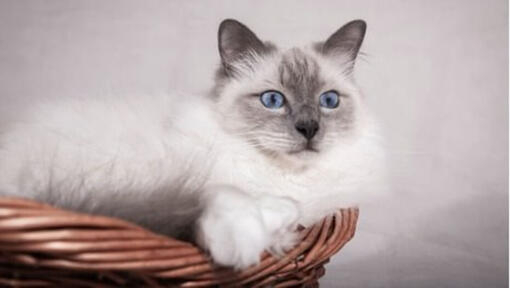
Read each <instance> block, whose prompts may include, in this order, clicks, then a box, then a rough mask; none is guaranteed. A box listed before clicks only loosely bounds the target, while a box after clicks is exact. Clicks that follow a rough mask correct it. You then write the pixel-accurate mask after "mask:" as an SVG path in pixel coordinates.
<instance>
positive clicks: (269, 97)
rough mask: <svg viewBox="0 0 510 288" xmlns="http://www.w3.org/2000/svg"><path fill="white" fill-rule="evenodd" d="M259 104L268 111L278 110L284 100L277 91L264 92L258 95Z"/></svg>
mask: <svg viewBox="0 0 510 288" xmlns="http://www.w3.org/2000/svg"><path fill="white" fill-rule="evenodd" d="M260 102H262V104H264V106H266V107H267V108H269V109H278V108H281V107H282V106H283V102H285V98H284V97H283V94H282V93H280V92H278V91H266V92H264V93H262V95H260Z"/></svg>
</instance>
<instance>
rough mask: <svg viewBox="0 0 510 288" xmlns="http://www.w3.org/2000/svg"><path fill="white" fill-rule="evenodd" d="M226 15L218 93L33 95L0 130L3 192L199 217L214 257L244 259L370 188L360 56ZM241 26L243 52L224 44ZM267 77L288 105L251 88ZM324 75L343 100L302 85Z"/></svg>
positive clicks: (170, 223)
mask: <svg viewBox="0 0 510 288" xmlns="http://www.w3.org/2000/svg"><path fill="white" fill-rule="evenodd" d="M228 21H231V20H228ZM224 23H226V24H222V25H223V30H222V28H221V27H220V52H221V53H222V60H223V64H224V70H221V69H220V73H219V78H218V83H217V86H216V88H215V89H214V92H213V93H212V94H213V95H207V97H206V96H192V95H172V96H158V97H155V96H150V97H137V98H126V97H123V98H122V99H108V100H99V99H96V100H93V99H86V100H66V101H60V102H58V103H48V104H45V105H39V106H36V107H35V108H34V109H32V110H30V112H29V113H28V115H30V116H27V117H25V118H24V121H23V122H20V123H19V124H16V125H14V126H13V127H11V128H10V129H8V131H6V133H4V134H3V135H2V137H1V138H0V139H1V142H0V175H1V176H0V194H3V195H13V196H22V197H30V198H35V199H38V200H41V201H44V202H49V203H52V204H55V205H58V206H62V207H67V208H71V209H75V210H79V211H86V212H91V213H99V214H105V215H113V216H117V217H123V218H126V219H129V220H132V221H135V222H137V223H140V224H142V225H145V226H147V227H149V228H152V229H155V230H158V231H161V232H164V233H167V234H170V235H178V234H183V233H184V234H186V233H187V232H189V230H190V229H188V228H190V227H197V229H196V232H195V233H196V236H197V237H198V241H199V242H200V243H201V244H202V245H203V246H204V247H205V248H207V249H209V250H210V251H211V253H212V256H213V258H214V259H215V260H216V261H217V262H219V263H221V264H225V265H234V266H236V267H245V266H248V265H250V264H253V263H256V261H257V260H258V255H259V254H260V252H261V251H262V250H263V249H272V250H275V251H279V250H281V249H286V248H289V246H291V245H292V244H293V240H294V239H293V235H294V234H293V232H292V230H293V229H294V228H295V225H296V224H297V223H300V224H304V225H309V224H311V223H312V222H314V221H316V220H318V219H319V218H321V217H323V216H325V215H326V214H327V213H330V212H332V211H334V210H336V209H338V208H339V207H345V206H347V205H352V204H353V203H356V202H358V201H359V200H360V199H363V196H362V195H361V194H360V191H361V190H360V184H362V183H363V182H369V178H370V177H371V174H372V173H373V171H374V170H376V169H377V168H378V165H379V163H380V159H381V157H380V156H381V151H380V146H379V142H378V134H377V129H376V126H375V125H374V123H373V121H372V119H371V117H370V116H369V115H368V112H367V111H366V109H365V107H364V105H363V99H362V97H361V95H360V93H359V91H358V89H357V87H356V85H355V84H354V82H353V81H352V78H351V77H350V74H349V73H346V71H347V70H349V69H350V68H352V67H349V65H351V63H350V62H352V61H353V59H354V58H353V59H350V62H345V63H344V64H343V65H344V66H345V67H343V68H342V69H338V70H335V69H336V68H335V65H337V64H338V63H341V62H342V61H343V60H342V61H340V62H338V63H337V64H333V63H335V62H334V61H332V62H333V63H329V62H328V61H327V60H328V59H327V58H326V57H324V55H323V54H321V53H319V52H318V51H319V50H317V49H319V48H317V47H308V48H302V49H296V48H295V49H291V50H287V51H282V52H279V51H276V50H275V48H274V47H272V46H269V45H267V44H266V45H265V46H260V45H264V44H262V42H257V41H256V40H258V39H255V38H253V39H252V38H250V37H255V36H254V34H250V32H251V31H249V30H248V31H245V30H243V29H247V28H246V27H244V26H242V25H241V26H239V25H240V24H239V23H237V22H224ZM355 28H356V27H355ZM363 29H364V27H363ZM222 31H224V32H223V33H222ZM344 32H345V31H344ZM347 32H352V31H347ZM229 33H230V34H229ZM239 33H240V34H239ZM337 33H338V32H337ZM224 34H227V36H229V37H227V38H226V40H222V36H223V35H224ZM237 34H239V35H241V36H242V37H241V38H242V40H243V41H244V42H247V43H250V45H251V46H250V47H249V48H250V50H249V52H250V53H248V54H243V58H235V57H234V56H235V55H234V54H232V55H230V54H229V53H231V52H232V51H230V50H232V49H233V50H236V49H241V48H242V47H241V48H239V47H237V46H236V45H228V44H229V43H224V42H225V41H226V42H228V41H233V40H232V39H234V40H235V38H236V37H235V36H236V35H237ZM344 34H345V33H344ZM363 34H364V30H363ZM239 35H237V36H239ZM351 36H352V35H351ZM362 36H363V35H362ZM243 37H244V38H243ZM351 40H352V39H351ZM361 40H362V37H361ZM328 41H329V40H328ZM358 41H359V43H357V45H358V47H357V48H356V49H359V45H361V42H360V40H358ZM328 43H329V42H326V43H325V44H323V45H324V46H327V45H328ZM221 44H224V45H225V47H221ZM333 44H335V43H333ZM333 44H329V45H333ZM229 48H232V49H230V50H229ZM320 49H324V48H323V47H320ZM245 52H246V51H245ZM344 52H346V51H344ZM347 52H349V51H347ZM355 52H356V53H357V50H356V51H355ZM346 55H347V56H348V54H346ZM236 57H237V56H236ZM354 57H355V56H354ZM337 58H338V59H342V57H337ZM345 59H348V57H347V58H346V56H345V55H344V60H345ZM272 89H274V90H278V91H284V94H285V95H287V98H286V99H285V101H286V103H288V104H287V105H288V106H287V107H286V108H285V111H284V110H282V109H284V107H283V104H282V108H279V107H276V109H273V108H271V109H268V108H267V107H262V105H261V104H260V101H261V100H259V97H258V94H257V95H256V96H257V97H254V96H253V95H252V94H251V93H253V92H255V93H261V92H263V91H268V90H272ZM324 89H326V90H328V89H335V90H338V91H340V93H341V94H342V95H343V96H342V100H341V101H342V102H340V105H342V106H339V108H336V107H334V108H335V109H336V110H338V111H339V112H334V110H333V108H331V109H330V108H327V109H326V108H323V107H320V108H319V106H318V105H316V104H314V101H315V100H314V99H317V98H316V97H315V96H314V97H311V98H310V99H309V98H308V96H307V95H309V94H312V95H316V94H317V95H319V94H320V93H321V91H324ZM300 93H301V94H303V95H301V94H300ZM240 95H241V96H242V97H243V98H242V100H239V99H238V97H240ZM291 95H292V96H291ZM250 97H251V98H250ZM271 97H276V96H274V95H273V96H271ZM177 99H185V100H184V101H179V103H177ZM298 104H299V105H298ZM257 105H260V106H261V107H258V106H257ZM321 105H322V104H321ZM259 109H260V110H259ZM266 110H267V111H266ZM264 113H267V114H264ZM275 113H276V114H275ZM334 113H336V114H334ZM285 115H289V116H288V117H287V116H285ZM321 115H322V116H321ZM303 117H304V118H303ZM312 118H313V121H312V120H310V121H312V122H313V123H315V124H314V125H318V126H317V127H315V128H313V129H312V128H310V127H311V126H310V125H309V123H312V122H310V121H309V119H312ZM305 120H306V121H308V122H306V121H305ZM282 121H283V122H282ZM296 121H297V122H296ZM303 121H305V122H303ZM282 123H290V124H289V125H291V127H292V128H291V130H292V131H291V132H287V131H286V129H288V128H286V126H285V125H287V124H285V125H283V124H282ZM294 123H305V124H306V125H305V124H303V125H305V126H303V127H304V128H303V127H302V126H299V127H298V124H294ZM294 125H296V128H295V129H297V132H296V131H295V130H294ZM282 127H284V128H282ZM310 129H312V130H310ZM328 129H330V130H332V131H331V132H330V131H329V130H328ZM279 130H281V131H279ZM312 132H313V133H312ZM305 133H308V134H306V135H305ZM309 133H312V134H309ZM303 136H306V137H303ZM301 138H306V139H304V140H302V139H301ZM294 139H297V140H294ZM303 145H304V146H303Z"/></svg>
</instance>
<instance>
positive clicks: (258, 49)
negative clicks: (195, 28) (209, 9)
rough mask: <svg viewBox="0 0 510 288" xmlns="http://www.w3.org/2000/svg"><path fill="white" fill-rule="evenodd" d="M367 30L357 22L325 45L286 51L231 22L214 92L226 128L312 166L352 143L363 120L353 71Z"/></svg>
mask: <svg viewBox="0 0 510 288" xmlns="http://www.w3.org/2000/svg"><path fill="white" fill-rule="evenodd" d="M365 30H366V24H365V22H364V21H362V20H356V21H352V22H349V23H347V24H346V25H344V26H343V27H341V28H340V29H338V30H337V31H336V32H335V33H333V35H331V36H330V37H329V38H328V39H327V40H325V41H323V42H318V43H314V44H313V45H310V46H308V47H303V48H292V49H288V50H280V49H278V48H277V47H276V46H275V45H273V44H271V43H269V42H263V41H261V40H260V39H259V38H258V37H257V36H256V35H255V34H254V33H253V32H252V31H251V30H250V29H248V28H247V27H246V26H245V25H243V24H241V23H239V22H238V21H235V20H230V19H228V20H224V21H223V22H222V23H221V25H220V27H219V33H218V46H219V51H220V56H221V62H222V65H221V67H220V69H219V71H218V74H217V83H216V87H215V90H214V91H215V93H214V97H215V99H214V100H215V103H216V104H217V110H218V111H219V112H220V115H221V117H222V121H221V122H222V123H221V125H222V126H223V127H224V128H225V129H226V131H228V133H231V134H233V135H235V136H236V137H240V138H241V139H244V140H246V142H247V143H250V144H251V145H253V146H254V147H255V148H256V149H257V150H258V151H260V152H262V153H263V154H265V155H269V156H270V157H278V158H286V159H298V160H303V161H310V159H314V158H315V156H318V155H321V154H325V153H327V151H329V150H330V149H331V148H332V147H336V146H338V145H340V144H341V143H345V142H346V141H349V138H350V137H352V136H353V135H355V134H356V131H357V130H358V128H359V125H360V124H359V123H360V122H361V121H360V120H361V117H362V110H363V109H362V108H363V107H362V99H361V95H360V92H359V91H358V88H357V86H356V85H355V83H354V80H353V77H352V70H353V67H354V63H355V60H356V57H357V55H358V52H359V49H360V46H361V43H362V42H363V38H364V35H365Z"/></svg>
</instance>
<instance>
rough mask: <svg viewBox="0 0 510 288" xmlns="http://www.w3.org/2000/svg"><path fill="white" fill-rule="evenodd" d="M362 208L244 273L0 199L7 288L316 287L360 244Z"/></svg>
mask: <svg viewBox="0 0 510 288" xmlns="http://www.w3.org/2000/svg"><path fill="white" fill-rule="evenodd" d="M357 219H358V210H357V209H356V208H349V209H342V210H339V211H338V212H337V213H336V214H334V215H332V216H329V217H326V218H325V219H324V220H322V221H321V222H320V223H317V224H316V225H314V226H312V227H308V228H305V229H303V230H301V231H300V233H301V234H300V237H301V241H300V243H299V244H298V245H297V246H296V247H295V248H293V249H292V250H291V251H289V252H287V254H286V255H285V256H283V257H275V256H272V255H270V254H268V253H265V254H264V255H263V256H262V260H261V263H260V264H259V265H257V266H254V267H250V268H248V269H246V270H243V271H237V272H236V271H232V270H230V269H227V268H222V267H218V266H215V265H214V264H212V263H211V262H210V259H209V258H208V256H207V254H205V253H203V252H202V251H201V250H200V249H199V248H197V247H196V246H194V245H192V244H190V243H187V242H183V241H179V240H176V239H172V238H168V237H165V236H161V235H157V234H155V233H152V232H149V231H147V230H145V229H143V228H141V227H139V226H137V225H134V224H132V223H129V222H126V221H122V220H119V219H114V218H108V217H102V216H92V215H87V214H79V213H75V212H70V211H66V210H62V209H57V208H54V207H51V206H49V205H45V204H41V203H37V202H33V201H30V200H24V199H17V198H0V286H7V287H54V286H58V287H118V286H129V287H133V286H134V287H140V286H141V287H211V286H221V287H239V286H250V287H265V286H271V287H296V286H297V287H302V286H304V287H317V286H318V282H317V281H318V278H319V277H321V276H322V275H323V274H324V271H325V270H324V267H323V266H324V264H325V263H326V262H327V261H328V260H329V257H331V256H332V255H333V254H335V253H336V252H338V250H340V249H341V248H342V247H343V246H344V245H345V243H347V242H348V241H349V240H350V239H351V238H352V237H353V236H354V232H355V228H356V222H357Z"/></svg>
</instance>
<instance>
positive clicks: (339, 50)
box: [321, 20, 367, 65]
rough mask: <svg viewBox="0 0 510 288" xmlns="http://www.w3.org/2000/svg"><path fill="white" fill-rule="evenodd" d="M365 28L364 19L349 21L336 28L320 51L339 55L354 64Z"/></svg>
mask: <svg viewBox="0 0 510 288" xmlns="http://www.w3.org/2000/svg"><path fill="white" fill-rule="evenodd" d="M366 30H367V24H366V23H365V21H363V20H354V21H351V22H349V23H347V24H345V25H344V26H342V27H341V28H340V29H338V30H337V31H336V32H335V33H333V35H331V36H330V37H329V38H328V40H326V42H324V44H323V45H322V47H321V52H322V53H323V54H325V55H331V56H337V57H341V58H343V59H345V60H346V61H347V62H349V63H350V64H351V65H354V61H355V60H356V57H357V56H358V52H359V49H360V47H361V44H362V43H363V38H364V37H365V31H366ZM345 60H344V61H345Z"/></svg>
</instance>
